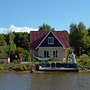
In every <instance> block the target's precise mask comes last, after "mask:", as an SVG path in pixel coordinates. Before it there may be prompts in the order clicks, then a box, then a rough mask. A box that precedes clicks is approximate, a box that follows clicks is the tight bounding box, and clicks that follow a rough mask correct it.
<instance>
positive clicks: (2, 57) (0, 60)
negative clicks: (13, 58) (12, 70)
mask: <svg viewBox="0 0 90 90" xmlns="http://www.w3.org/2000/svg"><path fill="white" fill-rule="evenodd" d="M0 63H5V64H7V63H10V57H9V56H7V55H1V54H0Z"/></svg>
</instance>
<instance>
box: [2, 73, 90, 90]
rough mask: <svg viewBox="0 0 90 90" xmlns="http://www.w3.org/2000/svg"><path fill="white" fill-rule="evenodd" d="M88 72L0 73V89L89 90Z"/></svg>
mask: <svg viewBox="0 0 90 90" xmlns="http://www.w3.org/2000/svg"><path fill="white" fill-rule="evenodd" d="M89 85H90V73H57V74H55V73H53V74H22V73H0V90H90V86H89Z"/></svg>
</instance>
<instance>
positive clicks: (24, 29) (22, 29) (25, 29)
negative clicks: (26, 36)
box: [0, 25, 38, 33]
mask: <svg viewBox="0 0 90 90" xmlns="http://www.w3.org/2000/svg"><path fill="white" fill-rule="evenodd" d="M37 30H38V29H35V28H30V27H17V26H14V25H10V27H9V28H0V33H8V32H10V31H11V32H13V31H15V32H28V33H29V32H30V31H37Z"/></svg>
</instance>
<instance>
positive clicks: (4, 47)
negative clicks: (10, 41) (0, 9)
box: [0, 34, 8, 56]
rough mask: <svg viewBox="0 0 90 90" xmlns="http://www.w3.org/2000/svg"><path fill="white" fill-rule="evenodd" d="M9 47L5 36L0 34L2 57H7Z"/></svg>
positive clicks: (0, 52)
mask: <svg viewBox="0 0 90 90" xmlns="http://www.w3.org/2000/svg"><path fill="white" fill-rule="evenodd" d="M7 51H8V45H7V43H6V41H5V35H4V34H0V55H1V56H7Z"/></svg>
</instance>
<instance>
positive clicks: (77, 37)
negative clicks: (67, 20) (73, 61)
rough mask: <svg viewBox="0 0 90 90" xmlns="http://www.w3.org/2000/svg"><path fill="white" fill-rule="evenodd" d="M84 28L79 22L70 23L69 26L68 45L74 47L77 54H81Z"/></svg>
mask: <svg viewBox="0 0 90 90" xmlns="http://www.w3.org/2000/svg"><path fill="white" fill-rule="evenodd" d="M85 30H86V27H85V25H84V24H83V23H82V22H80V23H79V25H76V24H73V23H72V24H71V26H70V35H69V38H70V45H71V46H72V47H73V48H74V50H75V53H76V55H77V56H80V55H81V48H82V45H83V35H84V32H85Z"/></svg>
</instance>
